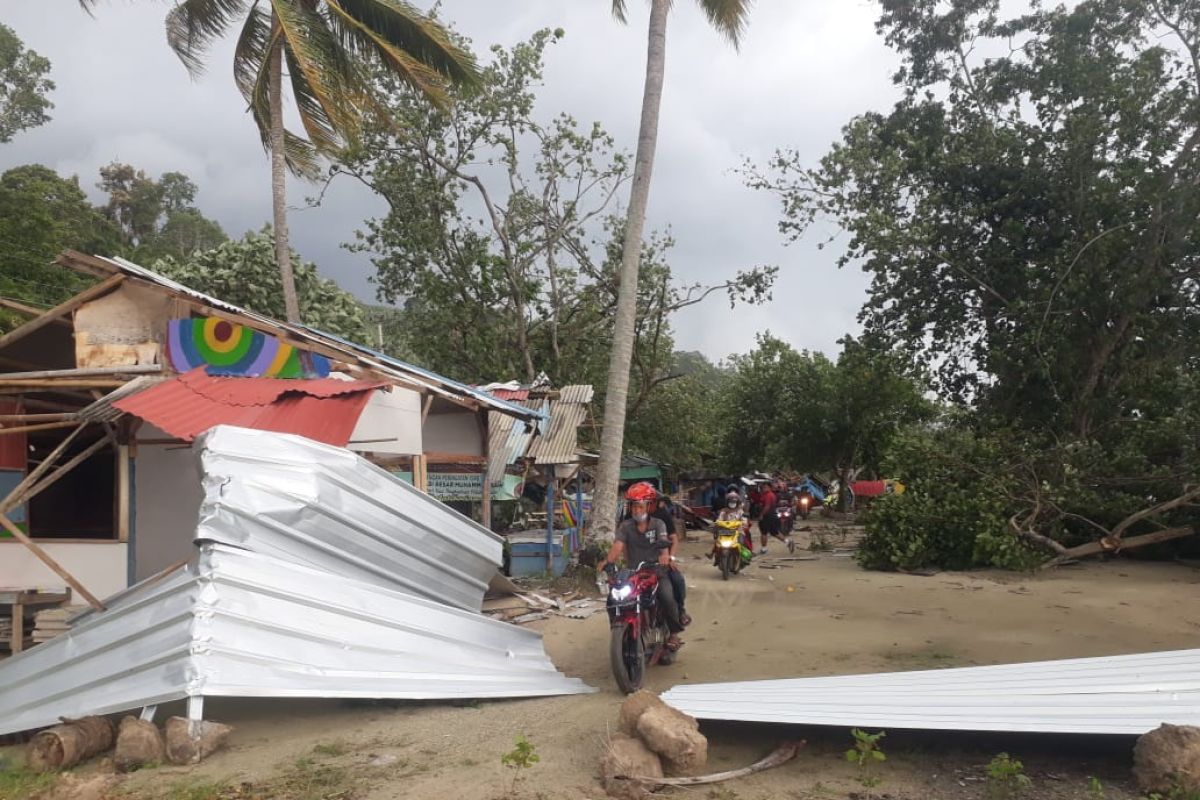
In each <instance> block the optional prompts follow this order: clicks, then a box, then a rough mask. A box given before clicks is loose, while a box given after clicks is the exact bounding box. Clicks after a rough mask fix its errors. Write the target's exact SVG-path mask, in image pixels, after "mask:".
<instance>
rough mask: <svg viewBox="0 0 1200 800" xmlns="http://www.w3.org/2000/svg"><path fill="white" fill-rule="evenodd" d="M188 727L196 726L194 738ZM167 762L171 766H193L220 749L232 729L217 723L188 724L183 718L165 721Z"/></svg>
mask: <svg viewBox="0 0 1200 800" xmlns="http://www.w3.org/2000/svg"><path fill="white" fill-rule="evenodd" d="M189 725H198V726H199V730H198V731H197V735H196V736H194V737H193V736H192V733H191V731H190V730H189V729H188V726H189ZM165 727H166V732H167V760H169V761H170V762H171V763H172V764H195V763H197V762H198V761H201V760H203V759H205V758H207V757H208V756H210V755H212V754H213V753H214V752H216V751H217V750H219V749H220V748H221V745H223V744H225V740H226V739H228V738H229V734H230V733H232V732H233V728H231V727H229V726H228V725H222V724H221V723H219V722H210V721H208V720H202V721H200V722H189V720H187V719H186V718H184V717H171V718H170V719H168V720H167V724H166V726H165Z"/></svg>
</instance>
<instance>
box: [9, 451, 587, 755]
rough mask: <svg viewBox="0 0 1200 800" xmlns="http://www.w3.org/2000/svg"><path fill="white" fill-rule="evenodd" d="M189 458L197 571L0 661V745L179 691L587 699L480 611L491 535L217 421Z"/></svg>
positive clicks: (495, 561) (345, 457)
mask: <svg viewBox="0 0 1200 800" xmlns="http://www.w3.org/2000/svg"><path fill="white" fill-rule="evenodd" d="M197 447H198V448H199V449H200V450H201V455H200V461H201V466H202V468H203V469H202V474H203V481H204V488H205V495H206V497H205V502H204V504H203V505H202V507H201V522H200V525H199V526H198V529H197V537H196V538H197V540H198V543H199V546H198V550H197V553H196V556H195V557H194V558H193V561H192V563H191V564H189V565H188V566H187V567H186V568H184V569H180V570H178V571H176V572H174V573H172V574H170V575H167V576H165V577H162V578H159V579H157V580H154V579H151V580H148V581H145V582H143V583H142V584H140V585H138V586H135V587H132V588H130V589H127V590H125V591H124V592H121V593H120V594H119V595H116V596H115V597H113V598H110V599H109V601H108V604H107V605H108V608H107V609H106V610H104V611H97V612H91V613H87V614H83V615H80V616H79V617H77V618H76V620H75V622H74V626H73V627H72V629H71V630H70V631H69V632H67V633H65V634H62V635H60V636H58V637H56V638H55V639H52V640H50V641H49V642H46V643H45V644H41V645H38V646H37V647H35V648H32V649H31V650H28V651H26V652H24V653H21V654H20V655H18V656H15V657H13V658H11V659H8V660H6V661H3V662H0V735H2V734H5V733H11V732H14V731H21V730H29V729H31V728H36V727H40V726H43V725H49V724H52V723H54V722H56V721H57V720H58V718H59V717H61V716H67V717H78V716H83V715H86V714H105V713H112V712H117V711H125V710H129V709H134V708H137V707H139V706H144V705H153V704H155V703H160V702H166V701H168V700H177V699H182V698H184V697H221V696H246V697H374V698H405V699H433V698H441V697H524V696H544V695H558V694H575V693H582V692H590V691H593V690H592V689H591V688H589V687H588V686H586V685H585V684H583V683H582V682H581V681H579V680H577V679H574V678H567V677H565V676H563V675H562V674H561V673H559V672H558V671H557V670H555V668H554V666H553V664H552V663H551V662H550V660H549V658H548V657H547V656H546V654H545V651H544V650H543V648H542V639H541V635H540V634H538V633H537V632H535V631H531V630H527V629H524V628H519V627H516V626H514V625H510V624H508V623H504V622H499V621H496V620H492V619H489V618H487V617H485V616H483V615H482V614H481V613H480V612H479V610H478V609H479V607H480V604H481V600H482V596H483V592H484V590H485V589H486V586H487V582H488V579H490V578H491V576H492V575H493V574H494V572H495V569H496V567H497V566H499V563H500V553H501V549H500V543H499V541H498V537H495V536H494V534H491V533H490V532H489V531H486V530H484V529H482V528H480V527H479V526H477V525H474V523H471V522H470V521H469V520H467V519H466V518H465V517H461V516H459V515H457V514H456V513H455V512H453V511H451V510H450V509H449V508H446V507H445V506H443V505H442V504H441V503H438V502H437V501H436V500H434V499H433V498H431V497H429V496H427V495H424V494H421V493H420V492H417V491H416V490H413V489H411V488H410V487H407V486H406V485H405V484H403V482H401V481H399V480H397V479H395V478H392V477H391V476H390V475H388V474H387V473H386V472H383V471H382V470H379V469H377V468H375V467H374V466H372V465H370V464H367V462H365V461H364V460H362V459H360V458H358V457H357V456H354V455H353V454H351V453H349V452H348V451H345V450H340V449H338V448H332V447H327V446H323V445H320V444H317V443H313V442H307V441H305V440H303V439H301V438H299V437H294V436H288V435H283V434H271V433H265V432H262V431H249V430H243V429H236V428H229V427H219V428H216V429H214V430H212V431H210V432H209V433H208V434H206V435H205V436H204V437H202V438H201V440H200V441H199V443H198V444H197ZM389 484H390V485H389ZM397 487H399V488H401V489H402V490H403V491H402V493H401V494H396V493H395V489H396V488H397ZM391 502H396V503H397V504H398V507H399V511H398V512H396V513H395V514H393V515H392V516H391V517H385V516H384V514H386V513H387V512H388V508H389V504H390V503H391ZM139 534H140V535H143V536H147V535H151V534H150V532H148V531H146V530H141V531H139ZM425 548H428V552H426V551H425ZM430 553H433V554H435V555H434V558H433V559H432V560H436V561H437V562H438V564H439V565H440V566H441V567H442V568H441V569H438V568H435V567H434V565H431V564H430V560H431V559H429V558H427V556H429V555H430Z"/></svg>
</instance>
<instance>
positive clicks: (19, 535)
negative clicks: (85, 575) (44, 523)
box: [0, 514, 104, 611]
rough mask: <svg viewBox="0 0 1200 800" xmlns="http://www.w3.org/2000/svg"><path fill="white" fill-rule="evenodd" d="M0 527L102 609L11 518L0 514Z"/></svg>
mask: <svg viewBox="0 0 1200 800" xmlns="http://www.w3.org/2000/svg"><path fill="white" fill-rule="evenodd" d="M0 527H3V528H4V529H5V530H6V531H8V532H9V533H11V534H12V536H13V538H14V539H16V540H17V541H19V542H20V543H21V544H23V545H25V546H26V547H28V548H29V550H30V551H31V552H32V553H33V554H34V555H35V556H37V557H38V558H39V559H40V560H41V562H42V563H43V564H45V565H46V566H47V567H49V568H50V569H51V570H53V571H54V573H55V574H57V575H58V577H60V578H62V579H63V580H64V581H66V582H67V584H68V585H69V586H70V587H71V588H72V589H74V590H75V591H77V592H79V594H81V595H83V599H85V600H87V601H88V603H89V604H90V605H91V606H92V608H94V609H96V610H97V611H103V610H104V604H103V603H101V602H100V601H99V600H97V599H96V596H95V595H94V594H92V593H91V592H89V591H88V590H87V589H86V588H85V587H84V585H83V584H82V583H80V582H79V581H78V580H76V579H75V576H74V575H72V574H71V573H69V572H67V571H66V570H65V569H63V568H62V565H61V564H59V563H58V562H57V561H55V560H54V559H53V558H52V557H51V556H50V554H49V553H47V552H46V551H45V550H43V549H42V548H41V547H39V546H38V544H37V543H36V542H34V541H33V540H32V539H30V538H29V537H28V536H26V535H25V532H24V531H23V530H21V529H20V528H18V527H17V526H16V525H14V524H13V523H12V520H10V519H9V518H8V517H7V516H6V515H4V514H0Z"/></svg>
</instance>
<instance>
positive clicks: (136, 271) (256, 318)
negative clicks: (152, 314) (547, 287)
mask: <svg viewBox="0 0 1200 800" xmlns="http://www.w3.org/2000/svg"><path fill="white" fill-rule="evenodd" d="M95 258H97V259H98V260H100V261H103V262H105V263H106V264H107V265H108V266H109V267H111V268H112V269H113V270H116V271H119V272H122V273H124V274H125V275H130V276H133V277H135V278H138V279H140V280H143V281H146V282H148V283H152V284H155V285H157V286H161V287H163V288H165V289H169V290H171V291H173V292H177V293H179V294H182V295H186V296H188V297H191V298H193V299H195V300H199V301H200V302H201V303H203V304H204V305H207V306H209V307H211V308H214V309H217V310H222V311H227V312H229V313H231V314H236V315H237V316H239V317H243V318H245V319H247V320H250V321H253V322H255V323H256V324H258V325H259V326H261V327H263V328H266V329H268V330H274V331H286V332H287V333H288V334H289V335H290V336H291V337H293V338H296V339H301V340H304V341H307V342H309V343H310V344H320V345H323V346H325V347H332V348H334V349H337V350H339V351H341V352H344V353H346V355H347V356H350V357H351V358H352V359H354V360H357V361H360V362H361V363H362V364H363V365H365V366H367V367H368V368H370V369H374V370H376V371H378V372H381V373H383V374H386V375H389V376H391V377H393V378H395V379H396V380H397V382H399V383H401V384H404V385H407V386H408V387H410V388H414V389H417V390H428V391H431V392H433V393H434V394H437V395H440V396H442V397H445V398H447V399H451V400H454V401H462V400H470V401H472V402H474V403H478V404H481V405H483V406H485V407H487V408H490V409H492V410H496V411H500V412H502V413H505V414H512V415H514V416H516V417H519V418H521V419H529V420H532V419H534V418H535V416H534V415H531V414H530V413H529V410H528V409H525V408H522V407H521V406H519V405H515V404H513V403H506V402H504V401H503V400H499V399H497V398H495V397H492V396H491V395H489V394H488V393H487V392H483V391H480V390H478V389H474V388H472V387H470V386H467V385H466V384H462V383H459V382H458V381H454V380H451V379H449V378H447V377H445V376H442V375H438V374H437V373H435V372H430V371H428V370H424V369H421V368H420V367H416V366H414V365H412V364H407V363H405V362H403V361H400V360H399V359H395V358H392V357H390V356H387V355H384V354H383V353H379V352H377V351H375V350H372V349H370V348H369V347H364V346H362V345H360V344H357V343H355V342H351V341H348V340H346V339H343V338H341V337H340V336H335V335H334V334H331V333H327V332H325V331H319V330H317V329H315V328H309V327H307V326H304V325H293V324H290V323H286V322H280V321H279V320H275V319H271V318H270V317H267V316H265V315H263V314H258V313H256V312H254V311H249V310H247V309H244V308H241V307H239V306H235V305H234V304H233V303H227V302H225V301H224V300H220V299H218V298H215V297H212V296H210V295H207V294H205V293H204V292H200V291H197V290H195V289H192V288H190V287H187V286H184V285H183V284H181V283H179V282H178V281H174V280H171V279H170V278H168V277H166V276H164V275H159V274H158V273H157V272H154V271H153V270H149V269H146V268H145V267H143V266H140V265H138V264H135V263H133V262H132V261H128V260H126V259H124V258H107V257H104V256H95Z"/></svg>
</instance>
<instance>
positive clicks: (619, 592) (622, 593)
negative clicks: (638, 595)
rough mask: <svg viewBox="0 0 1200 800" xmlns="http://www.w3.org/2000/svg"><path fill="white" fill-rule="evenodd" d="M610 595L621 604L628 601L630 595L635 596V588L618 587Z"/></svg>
mask: <svg viewBox="0 0 1200 800" xmlns="http://www.w3.org/2000/svg"><path fill="white" fill-rule="evenodd" d="M610 594H611V595H612V599H613V600H616V601H617V602H620V601H622V600H625V599H627V598H628V597H629V595H631V594H633V587H632V586H618V587H616V588H615V589H613V590H612V591H611V592H610Z"/></svg>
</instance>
